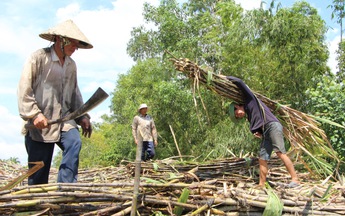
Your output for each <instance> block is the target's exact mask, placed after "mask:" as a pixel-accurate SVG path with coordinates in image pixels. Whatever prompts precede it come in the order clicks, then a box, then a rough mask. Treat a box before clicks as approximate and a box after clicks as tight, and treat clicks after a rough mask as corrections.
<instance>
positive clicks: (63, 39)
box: [59, 36, 71, 57]
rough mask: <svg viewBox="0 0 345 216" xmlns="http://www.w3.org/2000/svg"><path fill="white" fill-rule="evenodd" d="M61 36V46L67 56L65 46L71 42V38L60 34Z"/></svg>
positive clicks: (63, 53)
mask: <svg viewBox="0 0 345 216" xmlns="http://www.w3.org/2000/svg"><path fill="white" fill-rule="evenodd" d="M59 37H60V48H61V51H62V55H63V57H65V56H66V53H65V48H64V47H65V46H67V45H68V44H70V43H71V41H70V40H68V38H65V37H62V36H59Z"/></svg>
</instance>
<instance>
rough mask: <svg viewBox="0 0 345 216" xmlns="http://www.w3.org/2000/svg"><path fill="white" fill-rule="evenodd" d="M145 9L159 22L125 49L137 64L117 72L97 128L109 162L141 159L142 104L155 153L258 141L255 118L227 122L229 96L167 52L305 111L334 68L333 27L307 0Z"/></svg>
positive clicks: (197, 1)
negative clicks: (107, 110)
mask: <svg viewBox="0 0 345 216" xmlns="http://www.w3.org/2000/svg"><path fill="white" fill-rule="evenodd" d="M263 4H264V3H263ZM143 16H144V18H145V21H146V22H147V23H148V24H151V25H154V28H152V29H146V28H145V27H144V26H139V27H136V28H134V29H133V31H132V32H131V35H132V38H131V39H130V41H129V43H128V46H127V52H128V54H129V55H130V56H131V57H132V58H133V59H134V61H136V64H135V65H134V66H133V67H132V68H131V69H130V70H129V71H128V73H127V74H124V75H121V76H120V77H119V79H118V81H117V83H116V89H114V92H113V95H112V96H113V97H112V102H111V111H112V115H111V116H104V123H102V124H101V125H99V126H98V128H97V130H95V132H94V134H95V138H97V139H99V140H100V141H99V143H98V145H100V146H101V143H106V145H104V146H102V147H101V148H98V155H97V156H98V158H101V160H104V161H105V163H106V164H117V163H120V162H121V161H122V160H133V159H134V158H135V144H134V141H133V138H132V134H131V123H132V120H133V117H134V116H135V115H136V114H137V108H138V106H139V104H141V103H146V104H148V106H149V114H150V115H152V116H153V118H154V120H155V123H156V126H157V130H158V134H159V140H158V146H157V148H156V158H158V159H160V158H166V157H171V156H176V155H178V151H177V149H176V145H178V147H179V149H180V150H181V153H182V154H183V155H192V156H194V157H195V158H196V159H197V160H199V161H202V160H205V159H213V158H219V157H228V156H232V154H235V155H236V156H241V155H243V154H245V153H250V152H257V150H258V148H259V142H260V141H259V140H256V139H254V138H253V136H252V134H251V133H250V132H249V129H248V127H249V126H248V123H242V124H239V125H237V126H236V125H234V124H233V123H232V122H230V121H229V117H228V116H227V112H226V109H227V106H226V104H227V103H228V102H229V101H228V100H227V99H226V98H221V97H218V96H215V94H214V93H213V92H211V91H208V90H206V89H205V88H202V87H200V88H199V86H198V84H197V83H191V82H190V79H189V78H186V77H184V75H181V74H180V73H178V72H176V70H174V68H173V65H172V64H171V62H169V58H170V57H171V56H170V54H167V53H165V51H166V50H167V51H169V53H172V55H174V56H176V57H178V58H179V57H183V58H189V59H192V60H193V61H194V62H197V63H198V64H199V65H202V67H203V68H207V70H209V71H212V72H215V73H222V74H225V75H234V76H238V77H240V78H242V79H243V80H244V81H245V82H246V83H247V84H248V85H249V86H250V87H251V88H252V89H253V90H255V91H256V92H259V93H262V94H264V95H265V96H267V97H270V98H272V99H276V100H279V101H281V103H287V104H292V105H293V107H294V108H296V109H301V110H302V111H304V110H307V109H308V108H312V107H313V106H311V105H310V106H305V104H306V103H307V102H308V103H309V104H311V103H313V102H316V100H318V99H319V98H317V97H316V96H313V99H308V100H306V99H305V98H306V93H305V92H306V90H307V89H308V88H309V86H316V83H317V82H318V79H317V78H318V77H321V76H322V75H324V74H328V73H329V68H328V67H327V66H326V62H327V57H328V52H327V47H326V45H325V37H324V35H325V32H326V30H327V29H326V27H325V22H324V21H323V20H322V19H321V18H320V16H319V15H318V13H317V10H316V9H315V8H312V7H311V6H310V5H309V4H308V3H306V2H305V1H302V2H297V3H295V4H294V5H293V6H292V7H290V8H281V7H280V5H277V6H275V1H272V2H271V4H270V6H269V8H268V9H264V7H261V8H259V9H254V10H251V11H244V10H243V8H242V7H241V6H240V5H238V4H236V3H235V2H234V1H233V0H224V1H212V0H206V1H205V0H189V1H187V2H186V3H183V4H182V5H179V4H178V3H177V2H176V1H175V0H164V1H161V2H160V5H159V6H157V7H155V6H153V5H150V4H149V3H145V4H144V13H143ZM318 91H321V89H318ZM308 94H309V93H308ZM320 94H321V95H322V94H327V93H325V92H322V93H320ZM340 108H341V107H339V110H340ZM333 109H338V108H333ZM311 111H313V110H312V109H311ZM332 117H333V116H332ZM330 133H331V131H330ZM96 134H100V137H98V136H97V135H96ZM331 134H332V133H331ZM335 134H336V133H335ZM339 134H340V132H339ZM173 135H174V136H175V138H176V140H174V137H173ZM333 139H337V140H339V139H340V137H337V136H335V135H334V138H333ZM94 142H95V143H97V141H94V140H92V139H90V140H89V141H85V145H89V144H92V143H94ZM85 145H84V147H85ZM338 145H339V149H341V148H342V147H340V146H341V145H340V143H339V144H338ZM85 149H86V150H91V148H90V147H85ZM85 157H87V155H85ZM86 164H90V162H87V163H86Z"/></svg>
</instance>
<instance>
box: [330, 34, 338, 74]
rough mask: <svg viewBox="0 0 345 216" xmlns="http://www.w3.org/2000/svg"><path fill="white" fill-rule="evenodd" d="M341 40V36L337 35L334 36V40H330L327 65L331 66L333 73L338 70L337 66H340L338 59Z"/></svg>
mask: <svg viewBox="0 0 345 216" xmlns="http://www.w3.org/2000/svg"><path fill="white" fill-rule="evenodd" d="M339 42H340V36H336V37H334V38H333V40H331V41H329V42H328V49H329V58H328V61H327V65H328V66H329V67H330V68H331V71H332V72H333V73H336V72H337V70H338V69H337V66H338V61H337V60H336V58H337V53H336V51H337V49H338V45H339Z"/></svg>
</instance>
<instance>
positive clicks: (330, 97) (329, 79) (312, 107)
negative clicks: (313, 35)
mask: <svg viewBox="0 0 345 216" xmlns="http://www.w3.org/2000/svg"><path fill="white" fill-rule="evenodd" d="M344 90H345V87H344V83H343V82H342V83H338V82H337V81H336V78H335V77H334V76H324V77H323V78H322V80H319V83H318V84H317V86H316V87H315V88H310V89H309V90H308V91H307V100H308V110H309V111H310V113H312V114H314V115H317V116H319V117H321V118H324V119H328V120H331V121H333V122H336V123H338V124H340V125H343V126H345V113H344V110H345V105H344V101H345V91H344ZM321 127H322V129H324V131H325V132H326V134H327V136H328V138H329V140H330V142H331V144H332V146H333V148H334V149H335V150H336V151H337V152H338V154H339V156H340V158H341V159H342V160H344V156H345V138H344V136H343V134H344V132H345V130H344V129H342V128H339V127H337V126H335V125H332V124H328V123H322V125H321ZM344 168H345V167H343V169H344Z"/></svg>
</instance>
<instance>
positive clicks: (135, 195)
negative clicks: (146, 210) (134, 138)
mask: <svg viewBox="0 0 345 216" xmlns="http://www.w3.org/2000/svg"><path fill="white" fill-rule="evenodd" d="M142 149H143V141H142V140H140V141H139V142H138V144H137V152H136V158H135V176H134V188H133V199H132V209H131V216H135V215H136V212H137V204H138V196H139V184H140V173H141V166H140V165H141V155H142Z"/></svg>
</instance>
